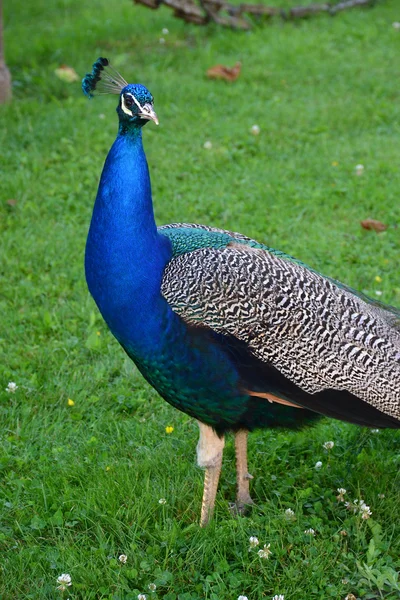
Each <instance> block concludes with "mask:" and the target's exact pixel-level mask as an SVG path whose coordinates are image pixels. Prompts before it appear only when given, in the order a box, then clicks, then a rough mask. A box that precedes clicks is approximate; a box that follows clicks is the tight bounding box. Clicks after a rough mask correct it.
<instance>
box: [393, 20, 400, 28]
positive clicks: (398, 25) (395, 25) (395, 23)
mask: <svg viewBox="0 0 400 600" xmlns="http://www.w3.org/2000/svg"><path fill="white" fill-rule="evenodd" d="M392 27H393V29H400V23H399V21H395V22H394V23H392Z"/></svg>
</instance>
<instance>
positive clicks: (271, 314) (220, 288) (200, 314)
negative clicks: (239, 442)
mask: <svg viewBox="0 0 400 600" xmlns="http://www.w3.org/2000/svg"><path fill="white" fill-rule="evenodd" d="M160 231H161V232H162V233H164V234H166V235H168V236H169V237H170V239H171V240H172V241H173V248H174V256H173V258H172V260H171V261H170V262H169V263H168V265H167V267H166V269H165V272H164V277H163V280H162V288H161V290H162V294H163V295H164V297H165V298H166V300H167V301H168V303H169V304H170V306H171V307H172V309H173V310H174V311H175V312H176V313H177V314H179V315H180V316H181V317H182V318H183V319H184V320H185V322H187V323H189V324H191V325H193V326H202V327H204V326H205V327H208V328H210V329H211V330H212V331H215V332H217V333H219V334H222V335H224V336H229V337H230V338H231V339H232V338H233V339H235V340H240V341H241V342H243V343H244V344H245V345H246V349H247V351H248V352H249V353H250V354H251V356H253V357H255V358H257V359H259V360H260V361H262V363H263V364H264V365H266V366H268V367H269V368H271V367H272V368H273V370H276V371H278V372H279V373H280V374H281V375H282V376H283V379H282V378H281V380H282V381H281V382H280V385H279V384H278V382H277V377H276V376H275V377H270V381H269V385H268V382H266V385H265V389H264V392H265V393H268V392H269V393H271V394H274V393H276V394H278V395H280V397H283V398H286V399H288V400H290V399H291V400H293V401H295V402H298V403H299V405H301V406H304V407H307V408H311V409H314V410H318V411H319V412H321V413H322V414H326V415H330V416H336V417H337V418H342V419H345V420H349V421H353V422H359V423H363V424H368V418H369V415H370V413H372V414H374V413H375V411H370V410H369V409H368V406H370V407H372V408H373V409H377V410H378V411H380V412H381V413H383V414H382V419H381V421H383V422H387V424H389V423H392V425H391V426H398V425H397V424H396V420H400V312H399V311H398V310H397V309H395V308H393V307H386V306H385V307H384V306H383V305H382V304H380V303H376V302H374V301H373V300H371V299H369V298H367V297H366V296H361V295H360V294H359V293H358V292H356V291H355V290H352V289H351V288H349V287H346V286H343V285H342V284H340V283H338V282H335V281H334V280H332V279H329V278H326V277H324V276H322V275H320V274H319V273H317V272H315V271H314V270H312V269H310V268H308V267H306V265H304V264H303V263H301V262H300V261H297V260H296V259H293V258H292V257H290V256H288V255H285V254H283V253H282V252H278V251H275V250H274V249H271V248H268V247H266V246H263V245H262V244H258V243H257V242H256V241H255V240H251V239H249V238H246V237H245V236H242V235H241V234H237V233H234V232H229V231H224V230H220V229H213V228H209V227H207V228H206V227H204V226H198V225H191V224H174V225H169V226H166V227H165V228H164V227H161V228H160ZM185 250H186V251H185ZM264 370H265V371H267V370H268V369H264ZM270 375H271V374H270ZM285 379H286V380H287V383H286V385H284V381H285ZM282 382H283V384H282ZM248 385H249V386H250V388H251V382H249V383H248ZM296 388H297V389H296ZM248 391H250V392H253V393H255V392H257V391H258V393H260V392H261V391H262V390H254V389H249V390H248ZM324 392H325V394H324ZM360 400H361V401H363V402H364V403H367V406H364V409H363V405H362V403H360ZM335 402H336V405H335ZM342 404H345V405H344V406H342ZM346 405H347V406H346ZM358 410H360V411H361V412H360V414H359V416H357V413H358ZM341 412H342V414H340V413H341ZM363 412H364V415H363ZM352 413H355V418H354V416H352ZM384 415H385V416H386V417H388V418H387V419H385V418H384ZM371 416H372V415H371ZM365 417H366V422H365V421H364V422H363V419H364V418H365ZM375 422H376V421H375Z"/></svg>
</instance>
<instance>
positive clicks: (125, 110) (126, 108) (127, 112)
mask: <svg viewBox="0 0 400 600" xmlns="http://www.w3.org/2000/svg"><path fill="white" fill-rule="evenodd" d="M129 95H130V94H129ZM132 98H133V96H132ZM121 108H122V110H123V111H124V113H125V114H126V115H129V116H130V117H133V112H132V111H131V110H129V108H128V107H127V106H126V104H125V99H124V96H121Z"/></svg>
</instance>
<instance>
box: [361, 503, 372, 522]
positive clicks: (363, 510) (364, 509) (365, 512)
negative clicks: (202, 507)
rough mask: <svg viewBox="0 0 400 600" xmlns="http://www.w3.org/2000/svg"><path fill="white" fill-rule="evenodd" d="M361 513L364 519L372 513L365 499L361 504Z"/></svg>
mask: <svg viewBox="0 0 400 600" xmlns="http://www.w3.org/2000/svg"><path fill="white" fill-rule="evenodd" d="M360 514H361V518H362V519H369V518H370V516H371V515H372V511H371V509H370V507H369V506H367V505H366V504H365V502H364V501H361V504H360Z"/></svg>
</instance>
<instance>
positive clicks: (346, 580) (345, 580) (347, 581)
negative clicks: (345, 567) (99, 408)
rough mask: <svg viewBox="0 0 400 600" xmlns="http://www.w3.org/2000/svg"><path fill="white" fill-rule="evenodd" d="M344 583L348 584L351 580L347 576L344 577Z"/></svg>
mask: <svg viewBox="0 0 400 600" xmlns="http://www.w3.org/2000/svg"><path fill="white" fill-rule="evenodd" d="M342 583H343V585H347V584H348V583H349V580H348V579H347V577H343V579H342Z"/></svg>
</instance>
